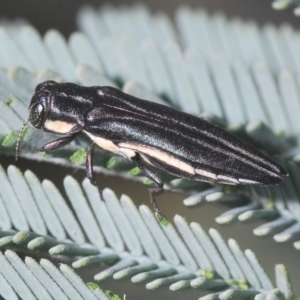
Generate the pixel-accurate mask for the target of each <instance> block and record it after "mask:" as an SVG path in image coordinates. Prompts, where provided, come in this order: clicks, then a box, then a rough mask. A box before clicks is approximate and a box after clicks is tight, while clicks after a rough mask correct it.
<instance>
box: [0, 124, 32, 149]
mask: <svg viewBox="0 0 300 300" xmlns="http://www.w3.org/2000/svg"><path fill="white" fill-rule="evenodd" d="M28 134H29V129H28V128H25V129H24V130H23V132H22V134H21V136H20V142H21V141H22V140H24V138H25V137H27V136H28ZM18 136H19V131H18V130H12V131H11V132H10V133H9V134H8V135H7V136H6V138H5V139H4V141H3V142H2V144H1V145H2V146H3V147H9V146H11V145H12V144H14V143H15V141H16V140H17V139H18Z"/></svg>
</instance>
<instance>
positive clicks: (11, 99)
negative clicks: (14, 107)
mask: <svg viewBox="0 0 300 300" xmlns="http://www.w3.org/2000/svg"><path fill="white" fill-rule="evenodd" d="M14 99H15V97H14V96H13V95H10V96H9V97H8V99H7V101H6V104H7V105H8V106H10V105H11V104H12V103H13V102H14Z"/></svg>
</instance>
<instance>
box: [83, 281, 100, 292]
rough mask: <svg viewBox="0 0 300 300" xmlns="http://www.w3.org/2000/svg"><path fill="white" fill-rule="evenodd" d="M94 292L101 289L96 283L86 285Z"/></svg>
mask: <svg viewBox="0 0 300 300" xmlns="http://www.w3.org/2000/svg"><path fill="white" fill-rule="evenodd" d="M86 285H87V286H88V287H89V288H90V289H91V290H92V291H96V290H97V289H100V288H99V285H98V284H96V283H94V282H88V283H87V284H86Z"/></svg>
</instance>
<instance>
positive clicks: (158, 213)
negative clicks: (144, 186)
mask: <svg viewBox="0 0 300 300" xmlns="http://www.w3.org/2000/svg"><path fill="white" fill-rule="evenodd" d="M162 191H163V188H162V187H150V188H149V194H150V202H151V204H152V206H153V210H154V213H155V215H156V217H157V218H158V219H165V220H166V219H167V218H166V217H165V216H164V214H163V213H162V211H161V210H160V208H159V207H158V205H157V202H156V200H155V196H154V195H158V194H159V193H161V192H162Z"/></svg>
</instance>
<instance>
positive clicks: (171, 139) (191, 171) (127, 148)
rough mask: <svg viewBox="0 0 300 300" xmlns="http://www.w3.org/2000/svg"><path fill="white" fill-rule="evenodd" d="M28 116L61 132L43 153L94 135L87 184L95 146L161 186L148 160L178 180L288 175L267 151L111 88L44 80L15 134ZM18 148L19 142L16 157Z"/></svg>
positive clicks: (245, 180)
mask: <svg viewBox="0 0 300 300" xmlns="http://www.w3.org/2000/svg"><path fill="white" fill-rule="evenodd" d="M28 121H29V122H30V123H31V124H32V125H33V126H34V127H36V128H38V129H41V130H43V131H45V132H51V133H56V134H61V135H64V137H62V138H60V139H57V140H55V141H52V142H50V143H48V144H46V145H44V146H43V147H42V148H41V151H45V150H53V149H57V148H60V147H63V146H65V145H67V144H69V143H70V142H71V141H72V140H73V139H74V138H75V136H76V135H77V134H79V133H81V132H83V133H85V134H86V135H87V136H88V137H89V138H90V139H91V140H92V144H91V145H90V146H89V147H88V150H87V159H86V174H87V177H88V179H89V180H90V182H91V183H92V184H95V181H94V175H93V149H94V146H95V145H97V146H99V147H100V148H102V149H105V150H107V151H110V152H113V153H115V154H118V155H121V156H123V157H125V158H127V159H130V160H132V161H133V162H135V163H136V164H137V166H138V167H139V168H140V170H141V172H142V173H143V174H144V175H145V176H146V177H148V178H149V179H151V180H152V181H153V182H154V183H155V184H156V185H157V187H158V188H159V189H163V185H164V184H163V182H162V181H161V180H160V178H159V177H157V176H156V174H155V173H154V172H153V171H152V170H151V169H150V168H149V165H150V166H151V165H152V166H154V167H157V168H159V169H161V170H164V171H166V172H168V173H170V174H173V175H175V176H177V177H181V178H186V179H192V180H199V181H204V182H211V183H223V184H231V185H238V184H258V185H265V186H270V185H275V184H279V183H280V182H282V180H283V176H285V175H287V172H286V171H285V170H284V169H283V168H282V167H281V166H279V165H278V164H277V163H275V162H274V161H273V160H272V159H270V158H269V157H268V156H266V155H265V154H263V153H262V152H260V151H259V150H257V149H255V148H254V147H252V146H251V145H249V144H248V143H246V142H244V141H243V140H241V139H240V138H238V137H236V136H234V135H233V134H231V133H229V132H228V131H226V130H224V129H222V128H220V127H218V126H216V125H213V124H211V123H209V122H207V121H205V120H203V119H201V118H198V117H195V116H192V115H190V114H187V113H184V112H182V111H179V110H176V109H174V108H170V107H168V106H164V105H161V104H157V103H153V102H150V101H147V100H142V99H138V98H136V97H133V96H131V95H128V94H126V93H124V92H122V91H120V90H118V89H116V88H113V87H109V86H104V87H99V86H92V87H83V86H79V85H76V84H73V83H57V82H55V81H45V82H43V83H41V84H39V85H37V87H36V89H35V92H34V94H33V96H32V99H31V102H30V105H29V118H28V120H26V121H25V123H24V124H23V126H22V128H21V130H20V135H21V132H22V130H23V128H24V126H25V125H26V123H27V122H28ZM18 147H19V141H18V142H17V146H16V157H17V149H18ZM150 194H151V193H150ZM151 199H152V202H153V204H154V208H155V211H156V212H159V209H158V207H157V205H156V203H155V201H154V199H153V198H151Z"/></svg>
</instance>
